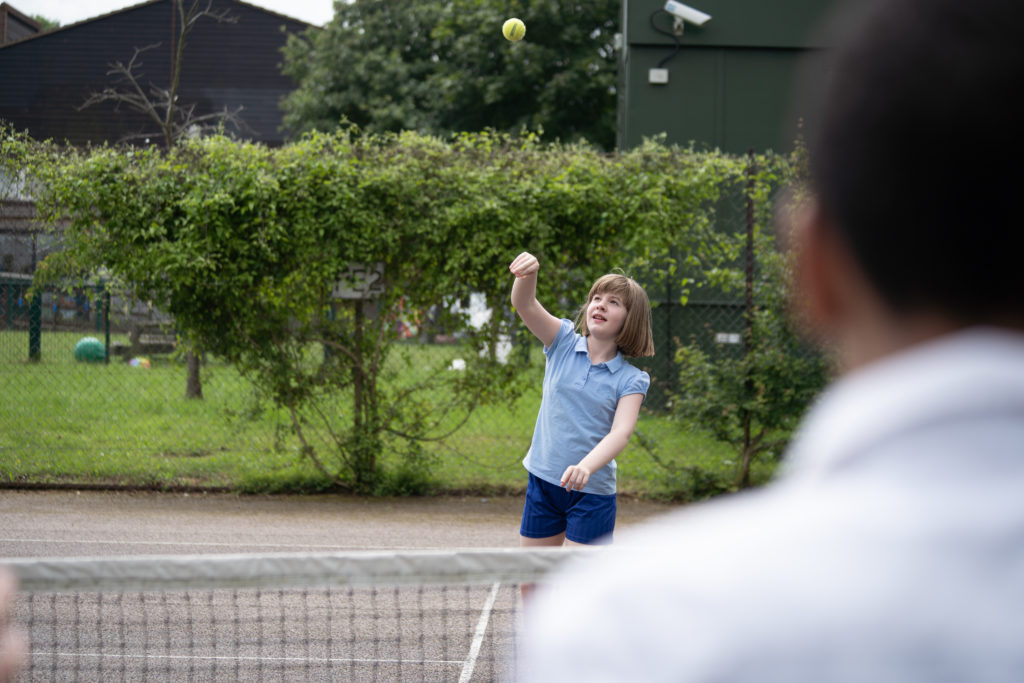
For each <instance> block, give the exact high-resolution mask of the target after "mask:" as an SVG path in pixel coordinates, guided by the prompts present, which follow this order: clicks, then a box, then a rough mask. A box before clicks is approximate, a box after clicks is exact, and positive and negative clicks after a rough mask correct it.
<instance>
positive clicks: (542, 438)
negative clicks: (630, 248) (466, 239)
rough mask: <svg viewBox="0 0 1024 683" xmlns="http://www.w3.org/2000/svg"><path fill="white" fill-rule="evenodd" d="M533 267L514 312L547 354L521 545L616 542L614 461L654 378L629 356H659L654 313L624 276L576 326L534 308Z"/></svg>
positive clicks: (607, 280)
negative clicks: (628, 359)
mask: <svg viewBox="0 0 1024 683" xmlns="http://www.w3.org/2000/svg"><path fill="white" fill-rule="evenodd" d="M539 268H540V263H539V262H538V261H537V259H536V257H534V256H533V255H531V254H528V253H525V252H524V253H522V254H520V255H519V256H517V257H516V259H515V260H514V261H513V262H512V264H511V265H510V266H509V270H511V271H512V274H513V275H515V276H516V279H515V282H514V283H513V285H512V305H513V306H514V307H515V309H516V312H517V313H519V317H520V318H522V320H523V322H524V323H525V324H526V326H527V327H528V328H529V329H530V331H531V332H533V334H534V335H536V336H537V338H538V339H540V341H541V342H542V343H543V344H544V355H545V356H546V359H547V362H546V365H545V368H544V390H543V394H542V397H541V403H540V412H539V413H538V415H537V426H536V427H535V428H534V432H533V441H532V442H531V444H530V450H529V452H527V454H526V458H525V459H524V460H523V465H524V466H525V467H526V469H527V471H528V472H529V473H530V479H529V482H528V484H527V488H526V505H525V506H524V508H523V522H522V526H521V527H520V531H519V533H520V537H521V539H520V540H521V545H523V546H539V545H562V544H563V543H565V544H569V545H573V544H585V545H586V544H595V543H601V542H605V543H606V542H610V541H611V533H612V530H613V529H614V528H615V508H616V505H615V456H616V455H618V454H619V453H620V452H622V449H623V448H625V447H626V442H627V441H628V440H629V436H630V434H632V433H633V428H634V427H635V426H636V420H637V417H638V415H639V414H640V405H641V404H642V403H643V401H644V396H646V394H647V388H648V387H649V386H650V383H651V378H650V376H649V375H648V374H647V373H646V372H643V371H642V370H638V369H637V368H635V367H633V366H632V365H630V364H629V363H627V362H626V361H624V360H623V358H622V357H623V356H631V357H639V356H653V355H654V342H653V339H652V337H653V335H652V334H651V305H650V302H649V301H648V300H647V294H646V293H645V292H644V290H643V288H642V287H640V285H638V284H637V283H636V282H635V281H634V280H632V279H630V278H628V277H625V276H624V275H605V276H603V277H601V278H600V279H598V281H597V282H595V283H594V285H593V286H592V287H591V288H590V295H589V296H588V297H587V302H586V303H585V304H584V305H583V307H582V308H581V309H580V311H579V313H578V314H577V316H576V325H575V327H578V328H579V332H576V330H575V327H574V325H573V323H572V321H570V320H559V319H558V318H556V317H555V316H553V315H551V314H550V313H548V312H547V311H546V310H544V307H543V306H541V305H540V303H539V302H538V301H537V271H538V270H539Z"/></svg>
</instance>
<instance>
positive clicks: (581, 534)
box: [519, 474, 616, 545]
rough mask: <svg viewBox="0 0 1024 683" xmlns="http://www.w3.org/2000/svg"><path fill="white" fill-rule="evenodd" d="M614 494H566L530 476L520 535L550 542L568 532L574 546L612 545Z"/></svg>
mask: <svg viewBox="0 0 1024 683" xmlns="http://www.w3.org/2000/svg"><path fill="white" fill-rule="evenodd" d="M615 509H616V503H615V494H614V493H613V494H611V495H610V496H602V495H600V494H597V493H583V492H582V491H566V490H565V489H564V488H562V487H561V486H558V485H556V484H552V483H550V482H546V481H544V480H543V479H541V478H540V477H536V476H534V475H533V474H530V481H529V483H528V484H527V485H526V504H525V505H524V506H523V523H522V525H521V526H520V527H519V534H520V535H521V536H525V537H526V538H550V537H551V536H557V535H558V534H560V533H562V532H563V531H564V532H565V537H566V538H567V539H569V540H570V541H573V542H575V543H587V544H592V545H598V544H603V543H611V542H612V531H614V530H615Z"/></svg>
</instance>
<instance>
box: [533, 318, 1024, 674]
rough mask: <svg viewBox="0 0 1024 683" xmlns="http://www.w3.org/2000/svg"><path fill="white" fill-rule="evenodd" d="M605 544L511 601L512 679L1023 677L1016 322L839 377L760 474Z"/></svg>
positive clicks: (1021, 423) (1022, 349) (1023, 521)
mask: <svg viewBox="0 0 1024 683" xmlns="http://www.w3.org/2000/svg"><path fill="white" fill-rule="evenodd" d="M620 541H621V542H620V543H619V544H618V545H617V546H614V547H613V548H611V549H608V550H607V551H602V552H600V553H598V554H597V555H596V556H589V555H588V556H587V557H586V558H583V559H581V560H580V561H578V562H576V563H575V565H574V566H570V567H569V568H568V569H567V570H566V571H565V572H564V573H562V574H561V575H559V576H557V577H556V579H555V580H556V582H557V585H558V590H557V591H553V592H550V593H545V592H544V591H543V590H542V591H541V592H539V593H538V594H537V596H536V598H537V599H536V602H535V603H533V602H531V603H528V604H527V612H526V628H525V630H524V649H523V651H524V658H523V661H522V670H521V671H520V678H521V679H522V680H524V681H548V680H551V681H555V680H558V681H565V680H585V681H588V682H593V681H645V682H653V681H751V682H753V681H758V682H764V681H780V682H781V681H786V682H791V681H814V682H821V681H858V682H862V681H871V682H877V681H900V682H904V681H922V682H923V681H928V682H929V683H931V682H933V681H945V680H949V681H1021V680H1024V336H1022V335H1018V334H1013V333H1009V332H1001V331H996V330H986V329H976V330H969V331H966V332H962V333H958V334H955V335H949V336H947V337H945V338H942V339H940V340H937V341H935V342H932V343H929V344H926V345H922V346H919V347H917V348H915V349H912V350H910V351H907V352H904V353H901V354H898V355H894V356H891V357H889V358H888V359H885V360H882V361H879V362H877V363H875V364H873V365H870V366H868V367H865V368H863V369H861V370H858V371H857V372H855V373H852V374H851V375H849V376H848V377H846V378H844V379H842V380H840V381H838V382H837V383H835V384H834V385H833V386H832V387H831V388H830V389H829V390H828V391H827V392H826V393H825V394H824V395H823V397H822V399H821V400H820V401H819V403H818V405H817V406H816V407H815V408H814V409H813V410H812V411H811V413H810V414H809V415H808V417H807V419H806V420H805V421H804V424H803V427H802V429H801V432H800V434H799V436H798V438H797V439H796V440H795V442H794V444H793V446H792V448H791V449H790V452H789V454H788V456H787V465H786V468H785V472H784V474H783V475H782V476H781V477H780V479H779V480H778V481H777V482H775V483H773V484H771V485H769V486H767V487H765V488H764V489H762V490H760V491H755V492H751V493H745V494H741V495H736V496H732V497H729V498H727V499H719V500H716V501H712V502H710V503H707V504H703V505H698V506H693V507H690V508H687V509H685V510H682V511H680V512H677V513H673V514H671V515H668V516H666V517H664V518H662V519H660V520H657V521H655V522H653V523H651V524H648V525H645V527H644V528H642V529H639V530H638V529H636V528H635V527H634V528H633V529H631V530H630V531H629V532H626V533H622V534H620Z"/></svg>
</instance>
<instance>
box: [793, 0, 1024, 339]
mask: <svg viewBox="0 0 1024 683" xmlns="http://www.w3.org/2000/svg"><path fill="white" fill-rule="evenodd" d="M856 6H857V9H856V10H855V11H856V16H853V15H852V14H850V10H849V9H848V11H847V12H846V13H844V14H838V15H835V16H836V17H838V18H839V21H841V22H842V25H841V27H840V31H842V35H838V34H837V33H835V32H834V29H835V28H836V27H835V25H833V27H832V29H833V31H832V33H831V34H828V35H829V37H826V38H825V40H826V41H828V43H827V44H831V45H835V49H830V50H827V51H826V53H825V58H826V69H825V70H824V71H818V70H815V72H816V73H819V74H821V73H824V74H826V75H825V77H823V78H819V79H812V81H811V82H805V84H804V87H805V96H809V97H810V98H811V99H810V101H809V102H807V101H806V100H805V103H807V104H809V105H810V109H809V110H808V111H807V117H808V120H807V123H806V125H807V141H808V150H809V155H810V166H811V179H812V183H813V185H814V189H815V190H816V192H817V194H818V196H819V198H820V199H821V201H822V204H823V206H824V209H825V211H826V212H827V214H828V215H829V217H830V218H831V219H832V222H833V223H834V224H835V225H836V226H837V227H838V230H839V232H840V233H841V236H842V237H843V238H844V239H845V240H846V242H847V244H848V246H849V247H850V248H851V251H852V253H853V254H854V257H855V258H856V259H857V260H858V262H859V263H860V264H861V267H862V268H863V270H864V272H865V274H866V275H867V277H868V278H869V279H870V280H871V281H872V283H873V284H874V286H875V287H876V288H877V290H878V292H879V294H880V295H881V296H882V297H883V299H884V300H885V301H886V302H887V303H888V305H890V306H891V307H892V308H893V310H894V311H896V312H908V311H913V310H922V309H930V310H934V311H938V312H941V313H943V314H945V315H947V316H949V317H951V318H953V319H954V320H957V321H959V322H961V323H963V324H970V323H979V322H993V323H1004V322H1009V323H1011V324H1016V325H1020V324H1021V321H1024V277H1021V275H1020V271H1021V269H1022V268H1021V261H1022V259H1024V220H1022V218H1024V204H1022V203H1021V199H1020V197H1021V195H1022V194H1024V182H1022V181H1024V154H1022V151H1024V145H1022V141H1024V107H1022V103H1024V97H1022V93H1021V87H1022V84H1024V38H1022V37H1021V35H1020V32H1021V30H1022V27H1024V2H1022V0H873V1H871V2H866V1H865V0H856Z"/></svg>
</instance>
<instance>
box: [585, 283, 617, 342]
mask: <svg viewBox="0 0 1024 683" xmlns="http://www.w3.org/2000/svg"><path fill="white" fill-rule="evenodd" d="M625 322H626V306H625V304H624V303H623V302H622V297H620V296H619V295H618V294H615V293H613V292H595V293H594V296H592V297H591V298H590V303H588V304H587V331H588V332H590V334H592V335H594V336H595V337H601V338H605V339H615V338H616V337H618V336H619V332H621V331H622V326H623V324H625Z"/></svg>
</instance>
